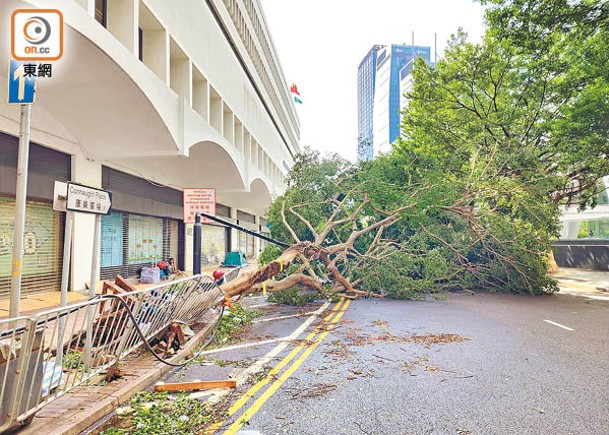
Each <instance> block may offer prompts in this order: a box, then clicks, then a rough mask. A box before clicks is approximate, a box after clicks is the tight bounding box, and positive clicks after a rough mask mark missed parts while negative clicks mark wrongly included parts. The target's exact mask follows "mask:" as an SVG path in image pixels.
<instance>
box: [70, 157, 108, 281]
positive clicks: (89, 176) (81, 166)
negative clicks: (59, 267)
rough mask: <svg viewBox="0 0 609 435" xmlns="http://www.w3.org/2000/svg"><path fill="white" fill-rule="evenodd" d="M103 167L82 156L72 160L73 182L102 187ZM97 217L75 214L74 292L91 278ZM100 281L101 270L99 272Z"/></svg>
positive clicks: (73, 239) (73, 242)
mask: <svg viewBox="0 0 609 435" xmlns="http://www.w3.org/2000/svg"><path fill="white" fill-rule="evenodd" d="M101 174H102V165H101V163H99V162H95V161H90V160H88V159H86V158H85V157H82V156H78V155H76V156H74V157H73V158H72V180H73V181H76V182H78V183H82V184H85V185H87V186H91V187H98V188H101V187H102V176H101ZM94 226H95V216H94V215H92V214H88V213H74V225H73V229H72V231H73V232H72V235H73V237H72V263H71V270H72V273H71V275H72V280H71V289H72V290H83V289H85V287H86V284H85V283H87V284H88V283H89V281H90V277H91V259H92V257H93V234H94V231H93V230H94ZM96 276H97V279H99V270H98V271H97V274H96Z"/></svg>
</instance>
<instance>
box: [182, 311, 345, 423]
mask: <svg viewBox="0 0 609 435" xmlns="http://www.w3.org/2000/svg"><path fill="white" fill-rule="evenodd" d="M342 303H343V300H340V301H339V302H337V303H336V305H335V306H334V308H333V309H332V312H331V313H330V314H329V315H327V316H326V317H325V318H324V320H323V321H322V323H321V324H320V325H319V326H317V327H316V328H315V329H314V330H313V332H311V333H310V334H309V335H308V336H307V337H306V338H305V341H309V340H310V339H311V338H313V337H314V336H315V334H316V333H317V332H316V331H318V330H319V328H320V327H321V326H322V325H323V324H324V323H325V322H326V321H328V320H329V319H330V318H332V316H334V314H336V312H337V311H338V308H339V307H340V305H341V304H342ZM329 305H330V303H329V302H326V303H325V304H324V305H323V306H322V307H321V308H320V309H319V310H317V311H318V313H317V314H321V312H322V311H323V310H325V309H326V308H327V307H328V306H329ZM317 314H316V315H313V316H311V317H309V319H307V321H306V322H304V323H303V324H302V325H301V326H300V327H299V328H298V329H297V330H296V331H294V332H293V333H292V334H291V335H290V336H289V337H287V338H288V339H289V340H286V341H284V342H283V343H280V344H279V345H277V346H276V347H275V348H274V349H273V350H272V351H271V352H269V353H268V354H266V355H265V356H264V358H261V359H260V360H258V361H256V363H255V364H253V365H252V366H250V367H248V368H247V369H246V370H244V371H243V372H242V373H241V374H240V375H239V376H238V378H237V386H241V385H242V384H243V383H244V382H245V381H246V380H247V379H248V377H249V375H250V374H251V373H257V372H259V371H260V370H262V366H263V365H264V364H266V363H268V362H269V361H270V360H271V359H273V358H275V356H276V355H278V354H279V353H280V352H281V351H283V350H284V349H285V348H286V347H287V346H288V344H289V342H290V341H291V340H294V339H296V338H297V337H298V336H299V335H300V334H301V333H302V331H303V330H304V329H305V328H307V327H308V326H309V325H310V324H311V322H313V320H314V319H315V318H316V317H317ZM302 346H303V345H299V346H297V347H296V348H295V349H293V350H292V351H291V352H290V353H289V354H288V355H287V356H286V357H285V358H284V359H283V360H282V361H280V362H279V364H277V365H276V366H275V367H274V368H273V369H272V370H271V371H270V372H269V373H268V375H267V377H266V378H264V379H263V380H261V381H259V382H258V383H257V384H255V385H254V386H253V387H251V388H250V389H249V390H248V391H247V392H246V393H245V394H244V395H243V396H242V397H241V398H239V399H238V400H237V401H236V402H235V403H234V404H233V405H232V406H231V407H230V408H229V410H228V416H229V417H230V416H231V415H233V414H234V413H235V412H237V411H238V410H239V409H241V408H242V407H243V405H245V403H246V402H247V401H248V400H249V399H250V397H251V396H253V395H254V394H255V393H256V392H257V391H258V390H259V389H260V388H262V387H263V386H265V385H266V384H268V383H269V382H270V381H271V380H273V379H274V376H275V374H277V373H278V372H279V371H280V370H281V368H282V367H283V366H285V365H286V364H287V363H288V362H290V360H291V359H292V358H293V357H294V356H295V355H296V354H297V353H298V352H297V351H296V350H298V351H299V350H300V349H301V348H302ZM191 397H192V395H191ZM223 424H224V421H219V422H217V423H214V424H213V425H211V426H209V427H208V428H207V429H206V430H205V433H206V434H212V433H214V432H215V431H216V430H217V429H219V428H220V427H221V426H222V425H223Z"/></svg>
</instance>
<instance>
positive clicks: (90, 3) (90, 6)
mask: <svg viewBox="0 0 609 435" xmlns="http://www.w3.org/2000/svg"><path fill="white" fill-rule="evenodd" d="M76 2H77V3H78V4H79V5H80V6H81V7H82V8H83V9H84V10H85V11H87V14H89V16H91V17H92V18H95V0H76Z"/></svg>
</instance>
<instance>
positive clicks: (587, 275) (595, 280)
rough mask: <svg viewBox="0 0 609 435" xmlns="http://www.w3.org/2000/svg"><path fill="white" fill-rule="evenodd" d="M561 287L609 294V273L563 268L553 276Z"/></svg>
mask: <svg viewBox="0 0 609 435" xmlns="http://www.w3.org/2000/svg"><path fill="white" fill-rule="evenodd" d="M552 276H553V277H554V279H556V280H557V281H558V284H559V285H564V286H567V287H572V288H576V289H580V290H589V291H602V292H609V272H606V271H601V270H586V269H572V268H568V267H561V268H560V269H559V271H558V272H557V273H555V274H553V275H552Z"/></svg>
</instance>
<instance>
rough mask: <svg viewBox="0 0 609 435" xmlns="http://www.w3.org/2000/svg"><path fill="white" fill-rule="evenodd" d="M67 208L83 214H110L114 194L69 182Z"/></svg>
mask: <svg viewBox="0 0 609 435" xmlns="http://www.w3.org/2000/svg"><path fill="white" fill-rule="evenodd" d="M66 208H67V209H68V210H71V211H80V212H83V213H94V214H108V213H110V209H111V208H112V192H109V191H107V190H102V189H96V188H95V187H89V186H83V185H82V184H78V183H73V182H71V181H68V192H67V198H66Z"/></svg>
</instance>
